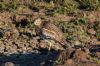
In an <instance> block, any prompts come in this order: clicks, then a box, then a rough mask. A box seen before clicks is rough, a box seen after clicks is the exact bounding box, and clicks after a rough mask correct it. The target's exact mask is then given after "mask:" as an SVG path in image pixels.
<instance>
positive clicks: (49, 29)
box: [36, 19, 67, 45]
mask: <svg viewBox="0 0 100 66" xmlns="http://www.w3.org/2000/svg"><path fill="white" fill-rule="evenodd" d="M39 21H40V22H41V24H40V25H36V34H37V35H39V36H40V37H41V38H42V39H51V40H54V41H56V42H58V43H60V44H61V45H66V44H67V42H66V40H65V37H64V35H63V33H62V31H61V30H60V29H59V28H58V27H57V26H55V25H54V24H52V23H50V22H44V23H43V22H42V21H41V19H40V20H37V22H39Z"/></svg>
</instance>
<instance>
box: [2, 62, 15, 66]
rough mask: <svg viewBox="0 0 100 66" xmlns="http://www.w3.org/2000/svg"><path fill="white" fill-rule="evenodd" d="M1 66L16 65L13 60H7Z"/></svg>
mask: <svg viewBox="0 0 100 66" xmlns="http://www.w3.org/2000/svg"><path fill="white" fill-rule="evenodd" d="M1 66H14V63H12V62H5V63H3V64H2V65H1Z"/></svg>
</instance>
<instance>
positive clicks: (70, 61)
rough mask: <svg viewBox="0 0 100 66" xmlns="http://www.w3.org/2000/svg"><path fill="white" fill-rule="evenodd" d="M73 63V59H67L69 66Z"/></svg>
mask: <svg viewBox="0 0 100 66" xmlns="http://www.w3.org/2000/svg"><path fill="white" fill-rule="evenodd" d="M73 63H74V61H73V60H72V59H68V60H67V61H66V64H67V65H69V66H71V65H72V64H73Z"/></svg>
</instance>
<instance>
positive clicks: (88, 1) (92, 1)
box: [78, 0, 100, 10]
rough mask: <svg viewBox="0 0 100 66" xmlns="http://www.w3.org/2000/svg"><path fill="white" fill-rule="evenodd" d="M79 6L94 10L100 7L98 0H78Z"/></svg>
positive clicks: (99, 0)
mask: <svg viewBox="0 0 100 66" xmlns="http://www.w3.org/2000/svg"><path fill="white" fill-rule="evenodd" d="M78 1H79V3H80V7H81V8H84V9H86V10H96V9H99V8H100V0H78Z"/></svg>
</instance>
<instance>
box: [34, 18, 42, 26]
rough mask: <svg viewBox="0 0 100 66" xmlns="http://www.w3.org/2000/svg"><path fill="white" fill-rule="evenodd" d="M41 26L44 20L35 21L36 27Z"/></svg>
mask: <svg viewBox="0 0 100 66" xmlns="http://www.w3.org/2000/svg"><path fill="white" fill-rule="evenodd" d="M41 24H42V20H41V19H40V18H38V19H36V20H35V21H34V25H35V26H41Z"/></svg>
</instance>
